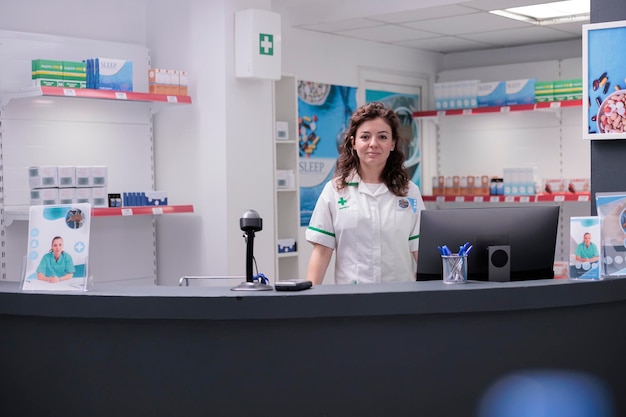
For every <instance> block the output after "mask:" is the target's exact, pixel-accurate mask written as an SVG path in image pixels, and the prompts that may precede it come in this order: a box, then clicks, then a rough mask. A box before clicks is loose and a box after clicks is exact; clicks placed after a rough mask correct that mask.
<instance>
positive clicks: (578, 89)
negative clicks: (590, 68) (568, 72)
mask: <svg viewBox="0 0 626 417" xmlns="http://www.w3.org/2000/svg"><path fill="white" fill-rule="evenodd" d="M582 97H583V80H582V78H574V79H569V80H558V81H554V100H555V101H563V100H579V99H582Z"/></svg>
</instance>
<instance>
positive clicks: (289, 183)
mask: <svg viewBox="0 0 626 417" xmlns="http://www.w3.org/2000/svg"><path fill="white" fill-rule="evenodd" d="M295 181H296V180H295V175H294V173H293V170H291V169H277V170H276V188H286V189H291V188H294V187H295V185H296V184H295Z"/></svg>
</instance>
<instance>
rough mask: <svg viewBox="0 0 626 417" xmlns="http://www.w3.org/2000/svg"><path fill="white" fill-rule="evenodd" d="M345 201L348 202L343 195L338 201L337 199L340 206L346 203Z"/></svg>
mask: <svg viewBox="0 0 626 417" xmlns="http://www.w3.org/2000/svg"><path fill="white" fill-rule="evenodd" d="M347 202H348V200H345V199H344V198H343V197H341V198H340V199H339V201H337V203H339V204H341V205H342V206H343V205H344V204H346V203H347Z"/></svg>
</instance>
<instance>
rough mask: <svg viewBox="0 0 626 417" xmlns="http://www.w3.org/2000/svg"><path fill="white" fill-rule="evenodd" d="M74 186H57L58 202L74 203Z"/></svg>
mask: <svg viewBox="0 0 626 417" xmlns="http://www.w3.org/2000/svg"><path fill="white" fill-rule="evenodd" d="M75 202H76V188H59V204H74V203H75Z"/></svg>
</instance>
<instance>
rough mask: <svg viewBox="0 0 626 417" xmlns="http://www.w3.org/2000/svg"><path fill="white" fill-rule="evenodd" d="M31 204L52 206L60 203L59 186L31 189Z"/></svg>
mask: <svg viewBox="0 0 626 417" xmlns="http://www.w3.org/2000/svg"><path fill="white" fill-rule="evenodd" d="M30 204H31V205H33V206H51V205H55V204H59V189H58V188H41V189H38V190H30Z"/></svg>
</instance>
